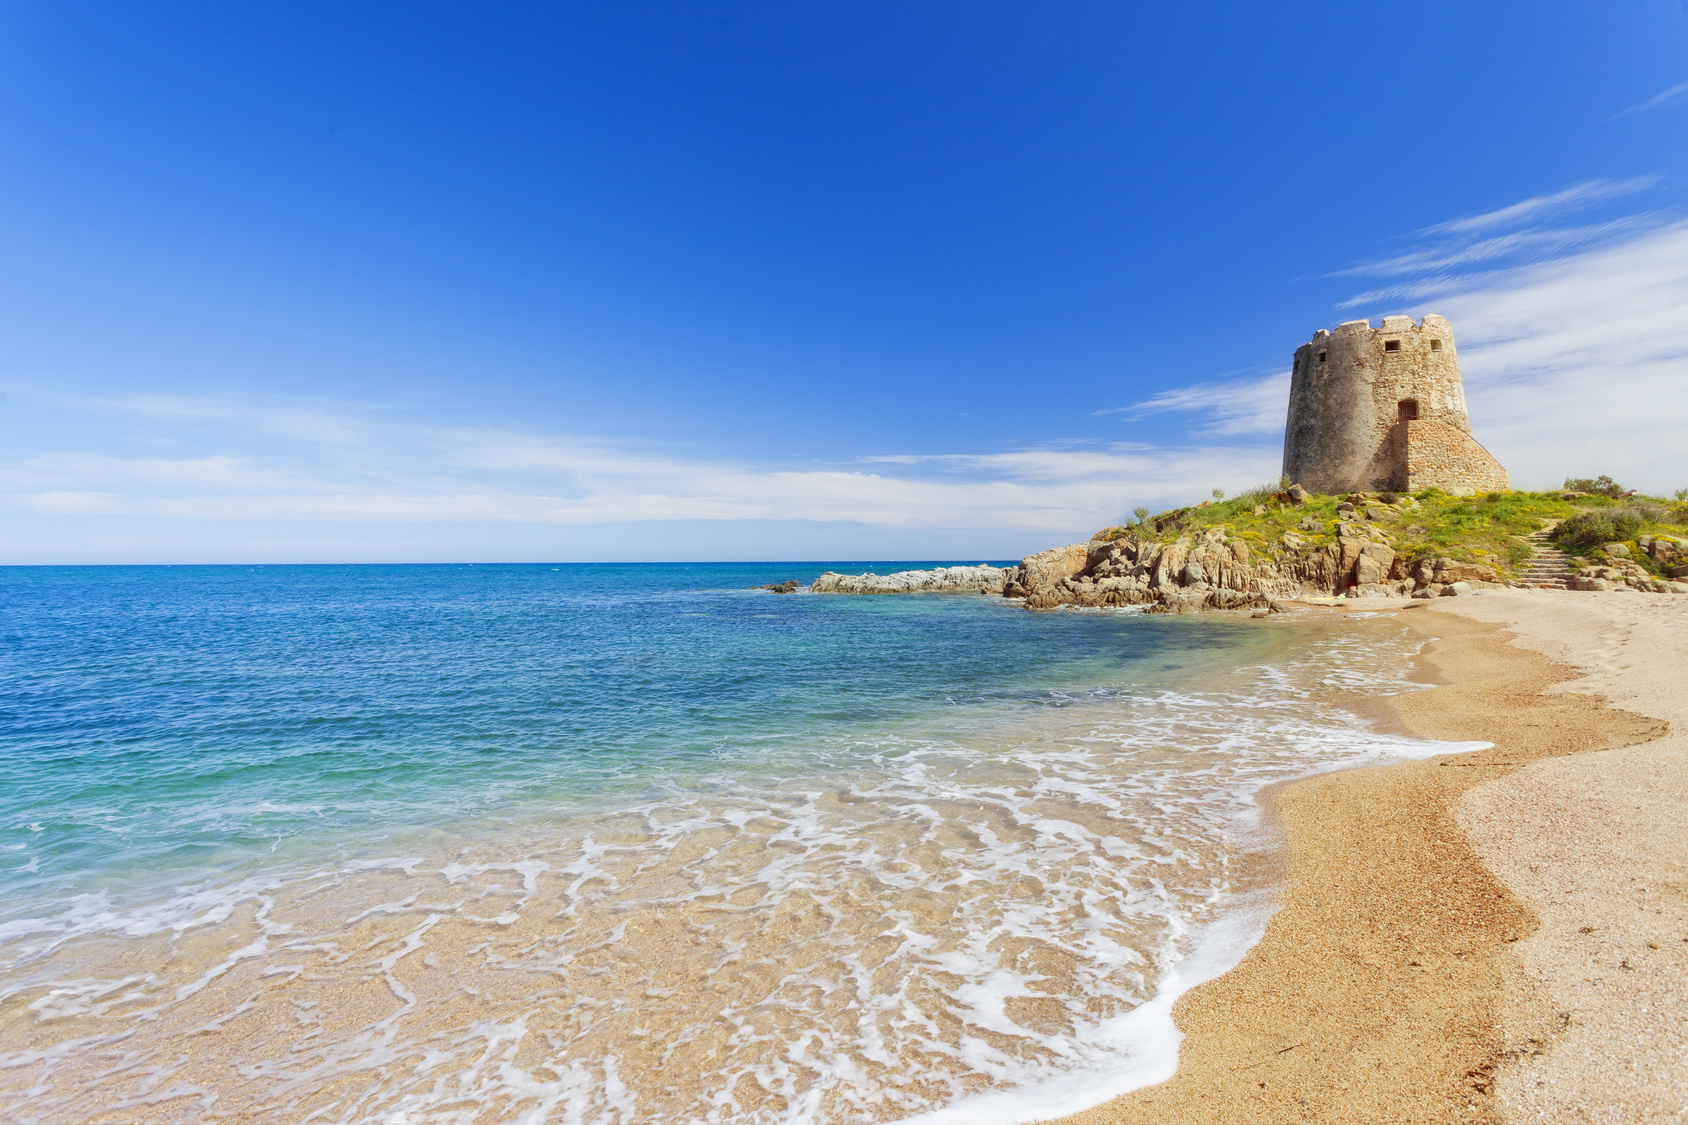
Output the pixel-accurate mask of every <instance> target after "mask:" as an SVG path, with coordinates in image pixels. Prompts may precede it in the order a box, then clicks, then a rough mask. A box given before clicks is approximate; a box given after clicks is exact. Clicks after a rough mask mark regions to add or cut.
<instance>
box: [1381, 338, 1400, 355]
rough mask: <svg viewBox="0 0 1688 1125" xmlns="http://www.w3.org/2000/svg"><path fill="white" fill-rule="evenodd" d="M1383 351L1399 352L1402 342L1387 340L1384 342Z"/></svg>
mask: <svg viewBox="0 0 1688 1125" xmlns="http://www.w3.org/2000/svg"><path fill="white" fill-rule="evenodd" d="M1383 350H1384V351H1386V352H1398V351H1400V350H1401V341H1399V340H1385V341H1383Z"/></svg>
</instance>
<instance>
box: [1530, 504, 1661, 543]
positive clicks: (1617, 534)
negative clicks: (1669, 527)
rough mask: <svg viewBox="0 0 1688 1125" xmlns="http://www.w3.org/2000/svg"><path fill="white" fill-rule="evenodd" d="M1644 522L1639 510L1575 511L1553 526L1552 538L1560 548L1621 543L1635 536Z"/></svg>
mask: <svg viewBox="0 0 1688 1125" xmlns="http://www.w3.org/2000/svg"><path fill="white" fill-rule="evenodd" d="M1646 525H1647V521H1646V520H1645V519H1643V518H1642V516H1641V513H1640V512H1637V511H1635V510H1633V509H1629V508H1619V509H1617V510H1616V511H1604V512H1578V513H1577V514H1576V515H1574V516H1572V517H1571V518H1570V519H1568V520H1566V521H1565V522H1564V523H1562V524H1560V525H1559V526H1558V527H1556V528H1554V529H1553V538H1554V541H1555V542H1557V543H1559V544H1560V545H1561V546H1563V547H1572V548H1574V547H1597V546H1599V545H1600V544H1602V543H1612V542H1617V543H1624V542H1627V541H1628V540H1631V539H1634V538H1635V537H1636V536H1638V535H1640V534H1641V529H1642V528H1643V527H1645V526H1646Z"/></svg>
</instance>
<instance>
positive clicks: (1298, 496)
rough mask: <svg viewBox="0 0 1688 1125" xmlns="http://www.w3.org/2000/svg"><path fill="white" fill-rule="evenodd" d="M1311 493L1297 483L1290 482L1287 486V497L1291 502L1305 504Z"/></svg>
mask: <svg viewBox="0 0 1688 1125" xmlns="http://www.w3.org/2000/svg"><path fill="white" fill-rule="evenodd" d="M1312 495H1313V494H1312V493H1310V492H1308V491H1307V490H1306V489H1305V488H1302V487H1301V486H1300V485H1299V484H1292V485H1290V486H1289V498H1290V502H1291V503H1292V504H1305V503H1307V501H1308V500H1310V499H1311V498H1312Z"/></svg>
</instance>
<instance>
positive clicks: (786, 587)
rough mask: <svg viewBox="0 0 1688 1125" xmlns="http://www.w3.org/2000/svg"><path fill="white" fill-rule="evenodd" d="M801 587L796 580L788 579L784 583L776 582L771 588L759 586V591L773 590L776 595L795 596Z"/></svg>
mask: <svg viewBox="0 0 1688 1125" xmlns="http://www.w3.org/2000/svg"><path fill="white" fill-rule="evenodd" d="M799 585H801V583H799V582H798V581H797V579H795V578H788V579H786V580H785V581H784V582H776V583H773V584H772V585H769V586H758V587H756V588H757V589H758V590H771V591H773V592H774V593H776V594H795V593H796V592H797V588H798V586H799Z"/></svg>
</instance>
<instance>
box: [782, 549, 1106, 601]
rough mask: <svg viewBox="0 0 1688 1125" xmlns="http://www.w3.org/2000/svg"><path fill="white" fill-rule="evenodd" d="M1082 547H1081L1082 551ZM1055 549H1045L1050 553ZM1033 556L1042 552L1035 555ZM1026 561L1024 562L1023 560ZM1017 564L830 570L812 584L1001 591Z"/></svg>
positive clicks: (850, 590) (832, 588)
mask: <svg viewBox="0 0 1688 1125" xmlns="http://www.w3.org/2000/svg"><path fill="white" fill-rule="evenodd" d="M1082 550H1083V548H1080V551H1081V552H1082ZM1049 553H1052V552H1045V554H1049ZM1032 557H1033V558H1039V557H1040V556H1037V555H1033V556H1032ZM1022 565H1024V564H1022ZM1016 572H1017V571H1016V568H1014V567H1001V566H987V565H984V564H980V565H979V566H941V567H938V568H937V569H935V570H900V571H898V572H896V573H895V574H834V573H833V572H832V571H830V570H829V571H827V572H826V573H825V574H823V575H821V576H820V577H819V578H817V579H815V580H814V582H812V583H810V585H809V592H810V593H814V594H1000V593H1002V590H1003V587H1004V586H1006V585H1007V584H1008V581H1009V579H1010V578H1012V577H1013V576H1014V575H1015V573H1016Z"/></svg>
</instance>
